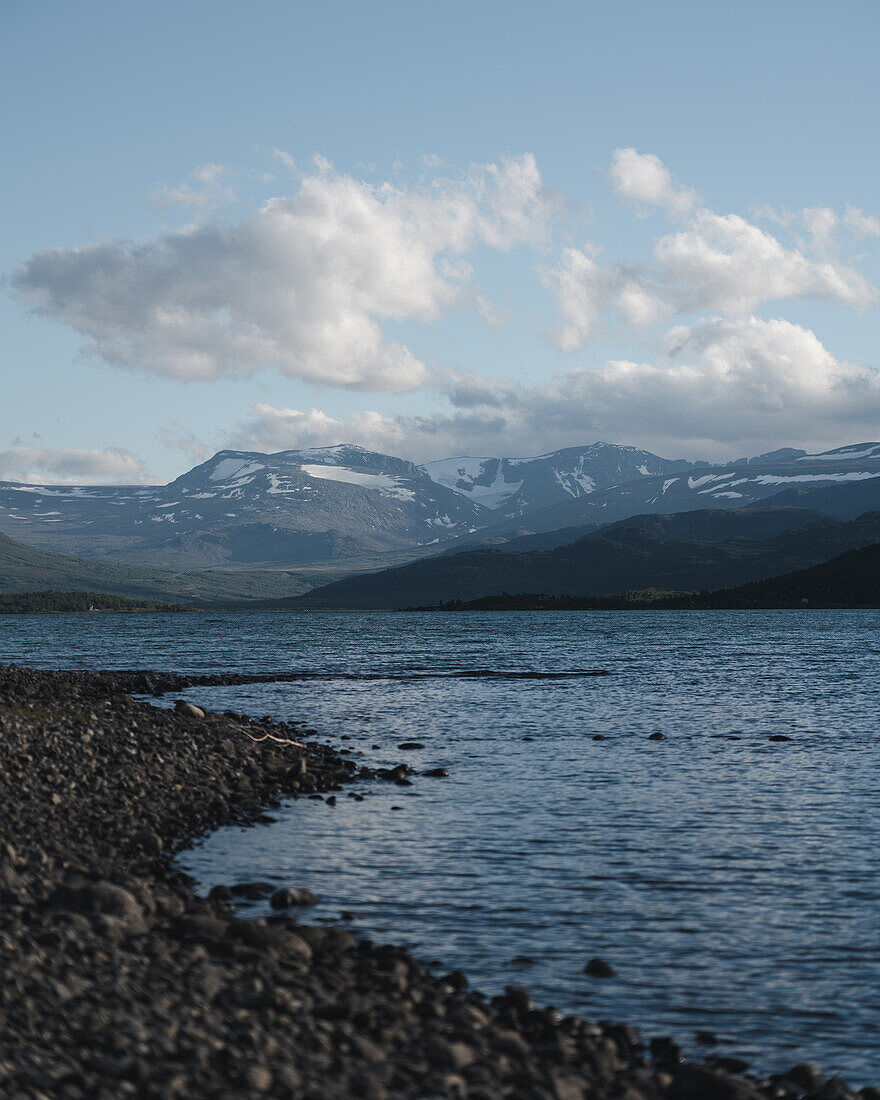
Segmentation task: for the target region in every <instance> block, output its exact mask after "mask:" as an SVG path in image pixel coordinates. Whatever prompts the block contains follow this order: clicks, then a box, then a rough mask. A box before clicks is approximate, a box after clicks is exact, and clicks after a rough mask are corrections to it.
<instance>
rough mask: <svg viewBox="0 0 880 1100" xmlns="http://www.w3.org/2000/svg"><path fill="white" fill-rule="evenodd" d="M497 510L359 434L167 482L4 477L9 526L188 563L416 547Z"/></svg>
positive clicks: (63, 543)
mask: <svg viewBox="0 0 880 1100" xmlns="http://www.w3.org/2000/svg"><path fill="white" fill-rule="evenodd" d="M488 516H489V513H488V512H487V511H486V510H485V509H484V508H482V507H481V506H480V505H479V504H475V503H474V502H473V501H470V500H467V499H465V498H464V497H462V496H461V494H459V493H454V492H453V491H452V490H451V489H446V488H444V487H443V486H440V485H437V484H436V483H435V482H433V481H432V480H431V478H429V477H428V475H427V474H425V473H424V472H423V471H421V470H420V469H419V468H418V467H416V466H414V465H413V464H412V463H411V462H405V461H404V460H402V459H396V458H391V457H389V456H388V455H380V454H376V453H374V452H370V451H366V450H364V449H363V448H361V447H349V446H339V447H331V448H317V449H314V450H306V451H281V452H279V453H278V454H273V455H264V454H260V453H258V452H242V451H221V452H219V453H218V454H216V455H214V456H213V457H212V458H211V459H209V460H208V461H207V462H204V463H202V464H201V465H199V466H196V467H195V468H194V469H192V470H189V471H188V472H187V473H185V474H183V475H182V476H181V477H179V478H177V479H176V480H175V481H172V482H171V483H170V484H168V485H165V486H154V487H81V486H74V487H68V486H51V487H46V486H32V485H27V486H24V485H13V484H10V483H4V484H0V530H2V531H3V532H5V533H6V534H10V535H12V536H13V537H15V538H16V539H18V540H20V541H22V542H26V543H30V544H32V545H37V546H40V547H42V548H44V549H51V550H58V551H61V552H64V553H74V554H80V555H85V556H89V557H103V558H112V559H114V560H116V561H128V562H137V563H146V564H159V565H175V566H179V565H183V566H186V567H193V566H211V565H218V564H227V563H248V564H256V563H262V564H275V563H281V564H294V563H302V562H315V561H327V560H332V559H338V558H345V557H353V556H357V555H360V554H363V553H373V552H382V551H385V550H394V549H400V548H403V547H418V546H421V545H425V544H429V543H431V542H436V541H438V540H439V539H440V538H443V537H448V536H449V535H450V534H451V533H453V532H455V531H457V530H463V531H468V530H471V529H473V528H474V527H477V526H480V525H482V524H484V523H485V522H487V518H488Z"/></svg>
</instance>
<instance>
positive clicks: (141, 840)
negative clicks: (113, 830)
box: [131, 829, 164, 856]
mask: <svg viewBox="0 0 880 1100" xmlns="http://www.w3.org/2000/svg"><path fill="white" fill-rule="evenodd" d="M131 840H132V843H133V844H134V845H135V847H137V848H140V850H141V851H142V852H143V853H144V855H148V856H157V855H159V854H160V852H161V851H162V848H163V847H164V845H163V843H162V838H161V837H160V836H159V834H158V833H154V832H152V831H151V830H150V829H138V831H137V832H136V833H135V834H134V836H133V837H132V838H131Z"/></svg>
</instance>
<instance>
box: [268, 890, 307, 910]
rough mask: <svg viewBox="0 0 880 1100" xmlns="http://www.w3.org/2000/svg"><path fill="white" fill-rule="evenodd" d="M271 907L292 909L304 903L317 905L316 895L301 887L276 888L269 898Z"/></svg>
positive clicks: (304, 904)
mask: <svg viewBox="0 0 880 1100" xmlns="http://www.w3.org/2000/svg"><path fill="white" fill-rule="evenodd" d="M269 904H270V905H271V906H272V908H273V909H294V908H298V907H301V906H306V905H317V904H318V896H317V894H313V893H312V891H311V890H306V889H304V888H303V887H301V886H300V887H295V888H290V887H289V888H287V889H284V890H276V891H275V893H274V894H272V896H271V897H270V898H269Z"/></svg>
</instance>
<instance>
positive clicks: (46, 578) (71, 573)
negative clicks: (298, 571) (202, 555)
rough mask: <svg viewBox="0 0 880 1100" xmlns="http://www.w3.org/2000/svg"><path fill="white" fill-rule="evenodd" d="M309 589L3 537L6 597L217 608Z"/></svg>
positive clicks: (297, 581) (273, 577)
mask: <svg viewBox="0 0 880 1100" xmlns="http://www.w3.org/2000/svg"><path fill="white" fill-rule="evenodd" d="M308 587H309V583H308V581H306V580H305V579H303V578H302V577H300V576H297V575H295V574H294V575H291V574H289V573H283V572H281V571H277V572H263V573H261V572H254V573H230V572H223V571H220V570H216V571H207V570H206V571H204V572H179V571H178V572H175V571H171V570H168V571H166V570H161V569H142V568H133V567H131V566H125V565H111V564H109V563H107V562H99V561H84V560H82V559H81V558H70V557H65V556H64V555H62V554H53V553H50V552H48V551H45V550H37V549H35V548H34V547H32V546H23V545H22V544H21V543H18V542H15V541H14V540H12V539H10V538H7V537H6V536H5V535H0V592H3V593H23V592H39V591H45V590H48V589H51V590H54V591H62V592H81V591H88V592H96V593H100V594H105V595H113V596H124V597H127V598H129V599H138V600H151V601H165V602H171V603H213V602H218V601H222V600H249V599H253V600H257V599H268V598H282V597H287V596H292V595H295V594H297V593H299V592H302V591H304V590H306V589H307V588H308Z"/></svg>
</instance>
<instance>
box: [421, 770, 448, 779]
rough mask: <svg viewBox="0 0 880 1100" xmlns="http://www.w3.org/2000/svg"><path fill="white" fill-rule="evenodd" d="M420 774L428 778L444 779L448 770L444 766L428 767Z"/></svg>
mask: <svg viewBox="0 0 880 1100" xmlns="http://www.w3.org/2000/svg"><path fill="white" fill-rule="evenodd" d="M422 775H426V776H427V777H428V778H429V779H445V778H446V777H447V776H448V775H449V772H448V771H447V770H446V769H445V768H428V770H427V771H426V772H422Z"/></svg>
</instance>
